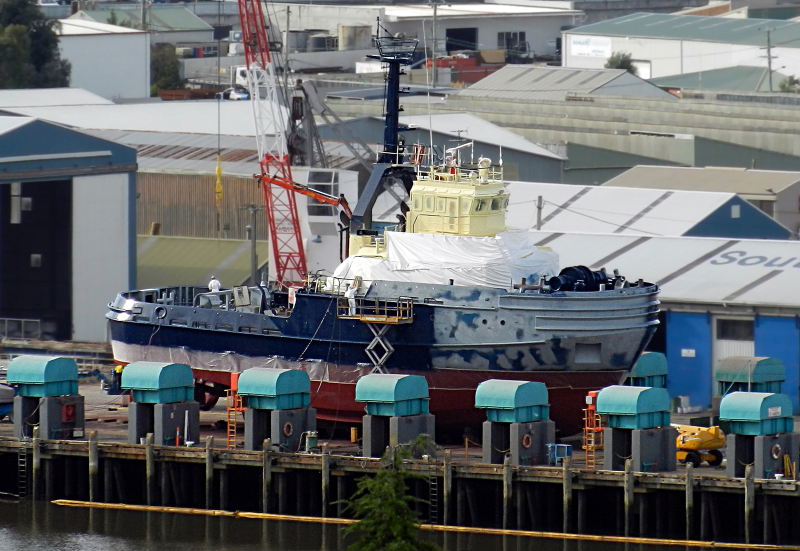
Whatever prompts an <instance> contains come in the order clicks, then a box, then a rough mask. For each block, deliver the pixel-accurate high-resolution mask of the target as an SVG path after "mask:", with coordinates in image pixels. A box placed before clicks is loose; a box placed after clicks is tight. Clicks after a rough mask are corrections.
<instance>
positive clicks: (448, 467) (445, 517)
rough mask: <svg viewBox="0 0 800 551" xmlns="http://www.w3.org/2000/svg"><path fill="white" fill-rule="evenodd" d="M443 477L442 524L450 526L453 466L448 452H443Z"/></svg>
mask: <svg viewBox="0 0 800 551" xmlns="http://www.w3.org/2000/svg"><path fill="white" fill-rule="evenodd" d="M443 468H444V476H443V478H442V482H443V483H444V493H443V495H442V509H443V511H442V524H443V525H445V526H450V523H451V519H450V507H451V503H450V502H451V501H452V497H453V465H452V458H451V457H450V450H444V467H443Z"/></svg>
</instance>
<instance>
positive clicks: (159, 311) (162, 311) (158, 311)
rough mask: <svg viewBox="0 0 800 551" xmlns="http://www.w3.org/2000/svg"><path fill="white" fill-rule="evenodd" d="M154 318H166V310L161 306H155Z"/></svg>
mask: <svg viewBox="0 0 800 551" xmlns="http://www.w3.org/2000/svg"><path fill="white" fill-rule="evenodd" d="M156 317H157V318H158V319H162V320H163V319H164V318H166V317H167V309H166V308H164V307H163V306H156Z"/></svg>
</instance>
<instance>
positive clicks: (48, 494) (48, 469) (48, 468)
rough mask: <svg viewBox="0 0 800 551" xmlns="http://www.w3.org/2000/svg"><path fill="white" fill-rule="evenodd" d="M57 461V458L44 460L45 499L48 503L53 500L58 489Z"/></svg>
mask: <svg viewBox="0 0 800 551" xmlns="http://www.w3.org/2000/svg"><path fill="white" fill-rule="evenodd" d="M56 461H57V460H56V459H55V458H51V459H48V460H47V461H45V462H44V499H45V501H47V502H48V503H49V502H51V501H53V493H54V492H55V489H56ZM48 511H49V509H48Z"/></svg>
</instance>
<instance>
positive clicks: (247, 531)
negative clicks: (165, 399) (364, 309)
mask: <svg viewBox="0 0 800 551" xmlns="http://www.w3.org/2000/svg"><path fill="white" fill-rule="evenodd" d="M342 529H343V528H342V527H341V526H337V525H324V524H316V523H302V522H288V521H266V520H253V519H237V518H225V517H206V516H198V515H183V514H170V513H145V512H136V511H116V510H103V509H83V508H73V507H61V506H57V505H52V504H49V503H41V502H40V503H31V502H20V503H17V502H3V501H0V551H5V550H26V551H40V550H41V551H62V550H63V551H143V550H147V551H212V550H213V551H226V550H236V551H250V550H256V549H258V550H265V549H269V550H273V551H312V550H313V551H344V550H345V549H346V547H347V545H348V543H350V542H351V541H352V540H351V539H345V538H344V537H343V535H342ZM420 537H421V538H422V539H426V540H427V541H430V542H432V543H435V544H437V545H439V546H440V547H441V548H442V549H443V550H444V551H455V550H459V551H667V550H668V549H676V548H674V547H662V546H642V545H630V546H628V545H624V544H615V543H603V542H577V541H566V542H562V541H560V540H555V539H538V538H528V537H512V536H506V537H502V536H490V535H484V534H454V533H447V534H445V533H431V532H421V533H420ZM685 549H687V548H683V549H682V551H684V550H685Z"/></svg>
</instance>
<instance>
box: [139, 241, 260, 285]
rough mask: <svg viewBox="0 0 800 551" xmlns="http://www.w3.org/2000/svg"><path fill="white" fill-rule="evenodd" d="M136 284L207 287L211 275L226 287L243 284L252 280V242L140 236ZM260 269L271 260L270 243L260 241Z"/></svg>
mask: <svg viewBox="0 0 800 551" xmlns="http://www.w3.org/2000/svg"><path fill="white" fill-rule="evenodd" d="M136 243H137V260H136V270H137V275H136V279H137V281H136V285H137V287H139V288H142V289H148V288H153V287H161V286H164V285H206V284H208V281H209V280H210V279H211V276H212V275H213V276H216V278H217V279H218V280H219V281H220V282H221V283H222V285H223V287H233V286H234V285H241V284H242V283H244V282H245V281H246V280H247V279H248V278H249V277H250V242H249V241H242V240H237V239H201V238H189V237H164V236H152V235H139V236H137V238H136ZM256 253H257V254H258V258H259V268H260V267H261V266H263V265H264V264H266V263H267V261H268V260H269V243H268V242H267V241H257V242H256Z"/></svg>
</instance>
